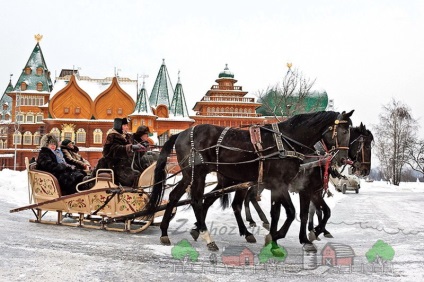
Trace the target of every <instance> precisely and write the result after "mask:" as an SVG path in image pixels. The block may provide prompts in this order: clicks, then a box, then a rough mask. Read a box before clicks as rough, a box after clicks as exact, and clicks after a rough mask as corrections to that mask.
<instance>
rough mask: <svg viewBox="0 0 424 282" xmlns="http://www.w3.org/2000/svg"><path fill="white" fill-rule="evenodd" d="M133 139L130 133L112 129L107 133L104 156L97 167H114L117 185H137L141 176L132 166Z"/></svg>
mask: <svg viewBox="0 0 424 282" xmlns="http://www.w3.org/2000/svg"><path fill="white" fill-rule="evenodd" d="M131 139H132V138H131V135H130V134H128V133H123V134H121V133H119V132H118V131H116V130H115V129H112V131H111V132H110V133H109V134H108V135H107V137H106V142H105V144H104V146H103V157H102V158H101V159H99V162H98V163H97V166H96V169H95V170H98V169H100V168H109V169H112V170H113V173H114V176H115V184H117V185H119V184H121V185H122V186H129V187H133V186H135V185H137V181H138V177H139V176H140V172H139V171H135V170H133V169H132V168H131V164H132V161H133V156H134V153H133V151H132V143H131ZM94 175H95V172H94Z"/></svg>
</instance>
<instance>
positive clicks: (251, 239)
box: [246, 235, 256, 243]
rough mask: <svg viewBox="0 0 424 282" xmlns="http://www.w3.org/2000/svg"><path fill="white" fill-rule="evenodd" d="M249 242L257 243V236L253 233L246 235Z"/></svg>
mask: <svg viewBox="0 0 424 282" xmlns="http://www.w3.org/2000/svg"><path fill="white" fill-rule="evenodd" d="M246 241H247V243H256V238H255V236H253V235H249V236H246Z"/></svg>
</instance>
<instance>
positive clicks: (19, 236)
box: [0, 169, 424, 281]
mask: <svg viewBox="0 0 424 282" xmlns="http://www.w3.org/2000/svg"><path fill="white" fill-rule="evenodd" d="M330 189H331V191H332V192H333V194H334V196H333V197H331V198H327V199H326V202H327V203H328V204H329V206H330V207H331V208H332V217H331V218H330V221H329V223H328V225H327V229H328V230H329V231H330V232H331V233H332V234H333V235H334V237H335V238H333V239H328V238H324V237H322V236H321V241H315V242H314V243H315V245H316V247H317V249H318V253H317V254H316V255H315V256H313V257H308V256H305V254H304V253H303V251H302V248H301V245H300V244H299V242H298V230H299V222H298V220H295V221H294V222H293V224H292V226H291V228H290V230H289V232H288V234H287V236H286V238H285V239H281V240H279V242H278V243H279V244H280V245H281V246H283V247H284V248H285V249H286V250H287V253H288V255H287V259H286V260H285V261H284V263H279V264H277V267H276V268H275V267H274V268H273V267H271V266H269V265H268V266H269V267H268V268H266V267H265V265H263V264H260V263H259V260H258V257H257V255H258V254H259V253H260V252H261V250H262V248H263V242H264V236H265V235H266V234H267V231H266V230H265V229H264V228H262V227H256V228H251V229H250V230H251V232H252V233H253V234H254V235H255V237H256V239H257V240H258V242H257V243H256V244H249V243H246V241H245V240H244V239H243V238H242V237H240V236H239V235H238V232H237V230H236V223H235V220H234V216H233V213H232V211H231V210H225V211H222V210H221V208H220V207H219V203H218V202H217V203H215V204H214V206H212V208H211V210H210V213H209V215H208V219H207V224H208V227H209V230H210V232H211V234H212V236H213V238H214V239H215V241H216V243H217V245H218V246H219V247H220V251H219V252H218V253H216V255H217V257H218V262H219V263H218V266H217V267H216V268H213V267H212V266H211V264H210V263H209V257H210V255H211V253H210V252H209V251H208V250H207V248H206V246H205V243H204V242H202V241H201V240H199V241H197V242H195V241H193V240H192V239H191V237H190V235H189V229H190V228H191V227H192V225H193V223H194V222H195V219H194V215H193V212H192V210H191V209H190V208H189V207H180V208H178V212H177V215H176V217H175V218H174V219H173V221H172V222H171V224H170V227H169V234H170V239H171V241H172V243H173V244H174V245H175V244H177V243H178V242H180V241H181V240H183V239H187V240H188V241H189V242H190V243H191V244H192V246H193V247H194V248H195V249H196V250H197V251H198V252H199V260H198V262H196V263H194V264H189V267H187V268H186V270H185V271H184V272H183V270H182V267H181V263H180V262H179V261H178V260H176V259H174V258H173V257H172V254H171V251H172V248H173V246H162V245H160V243H159V237H160V229H159V227H156V226H151V227H149V228H148V229H147V230H146V231H144V232H142V233H139V234H126V233H120V232H112V231H100V230H91V229H82V228H75V227H59V226H54V225H41V224H34V223H30V222H28V219H29V218H33V214H32V212H31V211H23V212H20V213H13V214H10V213H9V210H10V209H13V208H16V207H19V206H24V205H27V204H28V199H29V197H28V185H27V174H26V171H22V172H17V171H12V170H8V169H5V170H2V171H0V210H1V211H2V216H1V217H0V230H1V231H0V250H1V251H0V273H1V274H0V281H87V280H91V281H167V280H172V281H185V280H188V279H189V280H194V279H197V280H200V281H231V280H235V279H237V280H239V281H281V280H284V279H287V280H290V281H315V280H318V279H319V280H321V279H329V280H332V281H342V280H344V281H370V280H371V281H423V279H424V270H423V267H424V255H423V253H424V223H423V221H422V218H423V215H424V211H423V208H422V207H423V203H424V184H422V183H418V182H414V183H401V185H400V186H393V185H389V184H387V183H386V182H380V181H375V182H373V183H368V182H365V181H363V180H362V181H361V189H360V192H359V194H355V193H354V192H352V191H348V192H347V193H346V194H342V193H339V192H335V191H334V188H333V187H330ZM292 199H293V202H294V204H295V206H296V207H297V206H298V195H297V194H292ZM260 204H261V206H262V208H263V210H264V211H265V213H266V214H267V215H268V213H269V206H270V201H269V192H268V191H266V190H265V191H264V194H263V196H262V201H261V202H260ZM252 210H253V208H252ZM253 215H254V218H255V220H256V221H257V222H258V223H259V218H258V217H257V216H256V213H255V212H254V211H253ZM284 218H285V216H284V212H282V215H281V218H280V225H281V223H282V221H283V220H284ZM378 240H382V241H384V242H385V243H387V244H388V245H390V246H391V247H392V248H393V250H394V252H395V254H394V257H393V259H392V261H390V262H389V263H388V264H387V265H386V267H385V269H384V272H383V270H382V268H381V266H379V265H376V264H371V263H369V262H368V261H367V259H366V253H367V252H368V251H369V250H370V249H371V248H372V246H373V245H374V244H375V243H376V242H377V241H378ZM328 243H338V244H343V245H344V246H347V247H349V248H350V249H351V250H352V251H353V253H354V257H353V263H352V264H351V265H353V266H352V267H351V269H349V268H348V269H347V270H346V268H345V269H343V268H341V269H339V268H337V267H327V266H323V265H322V264H323V263H322V259H323V254H322V253H321V252H322V251H323V250H324V249H325V248H328V247H331V244H330V245H327V244H328ZM231 246H245V247H247V248H248V249H249V250H250V251H251V252H253V253H254V254H255V255H256V258H255V267H254V268H242V267H233V268H231V267H225V265H223V264H222V263H221V262H220V259H219V258H220V257H221V256H222V255H223V251H224V249H225V248H230V247H231ZM336 258H337V255H336ZM339 258H340V257H339ZM308 260H309V261H308ZM311 261H312V262H313V264H315V267H311V265H312V266H313V264H311Z"/></svg>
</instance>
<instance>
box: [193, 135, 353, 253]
mask: <svg viewBox="0 0 424 282" xmlns="http://www.w3.org/2000/svg"><path fill="white" fill-rule="evenodd" d="M350 130H351V132H352V129H350ZM355 138H357V136H354V138H353V137H352V135H351V136H350V141H351V142H352V143H353V142H354V141H352V140H354V139H355ZM327 146H328V144H325V142H322V141H321V142H318V143H317V144H316V145H315V148H316V150H317V151H319V152H320V155H312V156H309V157H308V158H307V163H306V164H305V166H307V167H308V168H301V170H300V171H299V174H298V176H297V177H296V178H295V179H294V180H293V181H292V182H291V183H290V186H289V187H290V188H289V189H290V191H293V192H298V193H299V195H300V198H299V199H300V217H301V228H300V231H299V241H300V243H301V244H303V245H304V249H305V250H306V251H310V252H315V251H316V248H315V246H313V244H312V242H311V241H310V240H309V239H308V238H307V237H306V228H305V226H306V223H307V218H308V211H309V210H310V208H309V209H308V206H306V205H305V203H309V200H310V201H311V203H316V204H317V205H319V206H320V207H321V209H325V210H326V211H328V212H327V213H326V215H328V217H329V208H328V206H327V205H326V203H325V202H324V201H323V200H322V199H320V198H319V194H320V192H321V191H322V190H323V177H324V170H325V169H326V168H324V167H325V162H326V160H328V159H327V158H328V155H326V153H328V152H326V151H327V150H326V149H325V147H327ZM356 152H357V149H356V148H353V149H352V148H350V147H349V157H350V158H353V157H354V156H355V153H356ZM333 153H338V152H337V151H336V152H333ZM317 159H318V160H317ZM305 161H306V160H305ZM327 169H329V170H330V171H331V172H333V171H334V170H335V169H334V168H330V167H328V168H327ZM326 179H327V180H328V176H327V177H326ZM217 180H218V184H217V186H216V187H215V189H213V190H212V191H214V190H219V189H222V188H225V187H228V186H230V185H235V184H238V183H239V182H238V181H234V180H232V179H228V178H225V177H223V176H222V175H218V176H217ZM327 183H328V182H327ZM256 189H257V187H252V188H249V190H248V191H246V190H242V191H237V192H236V194H235V196H234V200H233V203H232V207H233V210H234V214H235V217H236V221H237V224H238V227H239V232H240V235H241V236H245V239H246V241H247V242H248V243H255V242H256V238H255V237H254V236H253V234H252V233H250V232H249V231H248V230H247V228H246V226H245V224H244V222H243V220H242V218H241V216H240V213H241V204H242V203H243V201H244V205H245V207H247V208H246V211H245V212H246V220H247V221H248V222H249V223H250V226H256V223H255V222H254V221H253V219H252V216H251V213H250V209H249V208H248V207H249V203H250V202H252V204H253V205H254V207H255V209H256V211H257V212H258V214H259V217H260V218H261V219H262V221H263V226H264V227H265V228H266V225H267V224H268V225H269V223H268V220H267V218H266V216H265V214H264V212H263V211H262V209H261V208H260V206H259V204H258V201H257V199H258V193H257V192H256ZM325 191H326V190H325ZM322 196H323V195H321V198H322ZM217 198H218V196H217V197H211V198H207V199H205V201H204V206H203V209H204V212H205V214H206V213H207V210H208V208H209V207H210V206H211V205H212V204H213V202H214V201H215V200H216V199H217ZM227 202H228V194H225V195H223V196H222V197H221V205H222V207H223V208H225V207H226V206H227V205H228V204H227ZM312 205H313V204H312ZM325 219H326V220H328V218H327V217H326V218H325ZM325 222H326V221H325ZM325 222H324V221H322V224H325ZM311 229H312V228H311ZM311 229H309V230H311ZM317 230H319V229H318V227H317ZM325 232H326V230H325V229H324V233H325ZM190 234H191V236H192V237H193V239H194V240H197V238H198V237H199V228H198V227H197V223H195V227H194V228H193V229H192V230H191V231H190Z"/></svg>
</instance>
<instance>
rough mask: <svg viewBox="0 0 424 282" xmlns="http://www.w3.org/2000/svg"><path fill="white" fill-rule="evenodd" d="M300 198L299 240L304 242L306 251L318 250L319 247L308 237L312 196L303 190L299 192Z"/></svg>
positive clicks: (301, 242)
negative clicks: (307, 225) (307, 226)
mask: <svg viewBox="0 0 424 282" xmlns="http://www.w3.org/2000/svg"><path fill="white" fill-rule="evenodd" d="M299 200H300V230H299V242H300V244H303V249H304V250H305V251H307V252H316V251H317V249H316V248H315V246H314V245H313V244H312V243H311V241H309V240H308V237H307V236H306V224H307V222H308V215H309V206H310V202H311V198H310V196H309V194H308V193H307V191H301V192H300V193H299Z"/></svg>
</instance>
